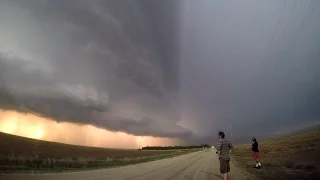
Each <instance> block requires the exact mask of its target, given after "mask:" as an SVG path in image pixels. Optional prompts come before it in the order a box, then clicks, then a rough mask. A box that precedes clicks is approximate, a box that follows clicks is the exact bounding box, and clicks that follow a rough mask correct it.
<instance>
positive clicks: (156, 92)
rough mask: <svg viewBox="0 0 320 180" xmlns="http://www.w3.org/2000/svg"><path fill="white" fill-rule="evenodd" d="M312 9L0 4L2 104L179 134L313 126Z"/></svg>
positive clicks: (316, 97)
mask: <svg viewBox="0 0 320 180" xmlns="http://www.w3.org/2000/svg"><path fill="white" fill-rule="evenodd" d="M319 17H320V3H317V1H314V0H308V1H307V0H306V1H284V0H281V1H280V0H274V1H265V2H257V1H255V0H246V1H241V2H239V1H236V0H230V1H211V0H203V1H191V0H185V1H182V0H181V1H178V0H177V1H169V0H163V1H156V2H152V1H143V0H133V1H99V0H94V1H84V0H77V1H73V0H71V1H62V0H55V1H53V0H52V1H48V0H47V1H45V0H43V1H35V0H34V1H33V0H26V1H22V0H21V1H19V0H15V1H11V0H10V1H9V0H4V1H1V2H0V34H1V36H0V81H1V83H0V90H1V93H0V98H1V101H2V102H5V103H1V106H2V108H10V109H20V110H21V109H27V110H28V111H32V112H34V113H39V114H42V115H45V116H49V117H52V118H54V119H55V120H56V121H59V122H60V121H68V122H75V123H80V124H91V125H94V126H98V127H103V128H105V129H108V130H111V131H123V132H127V133H130V134H134V135H150V136H158V137H173V138H175V137H178V138H181V139H184V140H186V141H187V142H200V141H206V142H208V141H210V142H212V141H215V138H213V139H212V137H213V136H215V135H216V132H217V131H218V130H224V131H229V128H230V126H232V128H233V133H234V136H236V137H237V138H239V137H245V138H247V137H250V136H252V135H254V136H258V137H259V136H261V137H262V136H264V137H265V136H271V135H274V134H276V133H279V132H282V131H291V130H293V129H295V128H293V127H294V126H301V127H306V126H308V125H310V126H311V125H312V126H313V125H315V124H316V125H317V124H319V118H320V113H319V112H320V111H319V107H320V94H319V93H320V81H319V78H320V69H319V67H320V60H319V59H320V34H319V32H320V22H319V21H317V19H318V18H319ZM248 139H250V138H248ZM208 143H209V142H208Z"/></svg>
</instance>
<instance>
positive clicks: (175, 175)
mask: <svg viewBox="0 0 320 180" xmlns="http://www.w3.org/2000/svg"><path fill="white" fill-rule="evenodd" d="M203 156H204V155H202V156H201V157H199V158H198V159H196V160H195V161H193V162H192V163H191V164H189V165H188V166H186V167H184V168H183V169H181V170H180V171H178V172H177V173H176V174H174V175H173V176H171V177H170V178H168V179H167V180H172V179H173V178H175V177H177V176H178V175H179V174H181V173H182V172H183V171H185V170H186V169H188V168H189V167H190V166H192V165H193V164H194V163H196V162H197V161H199V160H200V159H201V158H202V157H203Z"/></svg>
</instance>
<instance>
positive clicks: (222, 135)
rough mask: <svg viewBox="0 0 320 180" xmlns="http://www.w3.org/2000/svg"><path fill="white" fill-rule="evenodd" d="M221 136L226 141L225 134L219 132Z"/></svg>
mask: <svg viewBox="0 0 320 180" xmlns="http://www.w3.org/2000/svg"><path fill="white" fill-rule="evenodd" d="M219 136H221V137H222V138H223V139H224V137H225V135H224V132H222V131H219Z"/></svg>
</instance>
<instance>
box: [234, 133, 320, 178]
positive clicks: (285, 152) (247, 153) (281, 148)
mask: <svg viewBox="0 0 320 180" xmlns="http://www.w3.org/2000/svg"><path fill="white" fill-rule="evenodd" d="M259 149H260V160H261V163H262V165H263V167H262V168H261V169H255V168H253V166H254V164H255V162H254V160H253V158H252V152H251V144H242V145H238V146H236V147H235V149H234V150H233V152H232V154H233V158H234V159H235V160H236V161H237V162H238V165H239V166H241V167H243V168H245V169H246V170H247V171H249V172H250V173H253V174H255V175H257V177H258V178H260V179H263V180H268V179H291V180H294V179H299V180H312V179H319V177H320V169H319V167H320V161H319V160H320V154H319V152H320V130H316V131H312V132H307V133H301V134H296V135H292V136H286V137H281V138H277V139H272V140H266V141H262V142H259Z"/></svg>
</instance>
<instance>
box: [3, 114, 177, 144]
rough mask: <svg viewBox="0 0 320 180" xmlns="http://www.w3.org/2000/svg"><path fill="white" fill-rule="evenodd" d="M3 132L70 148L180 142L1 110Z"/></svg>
mask: <svg viewBox="0 0 320 180" xmlns="http://www.w3.org/2000/svg"><path fill="white" fill-rule="evenodd" d="M0 131H1V132H4V133H8V134H14V135H18V136H23V137H28V138H33V139H40V140H46V141H54V142H61V143H66V144H75V145H84V146H95V147H108V148H130V149H136V148H138V147H139V145H140V146H141V147H143V146H169V145H175V143H176V142H177V140H176V139H170V138H159V137H151V136H143V137H142V136H134V135H131V134H127V133H124V132H112V131H108V130H105V129H101V128H97V127H94V126H91V125H79V124H75V123H67V122H61V123H58V122H56V121H55V120H53V119H50V118H46V117H40V116H37V115H35V114H31V113H21V112H17V111H11V110H10V111H7V110H2V109H0Z"/></svg>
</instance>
